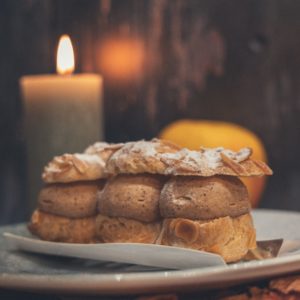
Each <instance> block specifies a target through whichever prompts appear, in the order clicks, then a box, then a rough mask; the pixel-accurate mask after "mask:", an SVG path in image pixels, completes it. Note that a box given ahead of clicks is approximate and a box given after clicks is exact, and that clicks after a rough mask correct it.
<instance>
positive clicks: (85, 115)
mask: <svg viewBox="0 0 300 300" xmlns="http://www.w3.org/2000/svg"><path fill="white" fill-rule="evenodd" d="M73 71H74V53H73V48H72V44H71V41H70V38H69V37H68V36H65V35H64V36H62V37H61V40H60V42H59V46H58V51H57V72H58V73H59V75H48V74H47V75H38V76H24V77H22V78H21V80H20V85H21V91H22V96H23V101H24V113H25V129H26V143H27V158H28V159H27V161H28V171H29V172H28V179H29V180H28V189H29V200H30V203H31V206H32V207H34V205H35V201H36V197H37V194H38V190H39V189H40V187H41V185H42V182H41V172H42V169H43V167H44V165H45V164H46V163H47V162H48V161H49V160H50V159H52V157H53V156H55V155H61V154H63V153H75V152H81V151H82V150H83V149H84V148H85V147H87V146H88V145H89V144H91V143H94V142H95V141H98V140H102V139H103V123H102V99H101V98H102V77H101V76H99V75H96V74H76V75H71V74H72V72H73Z"/></svg>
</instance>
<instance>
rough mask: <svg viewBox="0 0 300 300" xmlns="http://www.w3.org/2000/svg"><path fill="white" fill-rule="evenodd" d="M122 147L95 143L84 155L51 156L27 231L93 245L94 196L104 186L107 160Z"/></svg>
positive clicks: (54, 239)
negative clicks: (52, 157) (36, 205)
mask: <svg viewBox="0 0 300 300" xmlns="http://www.w3.org/2000/svg"><path fill="white" fill-rule="evenodd" d="M121 146H122V144H107V143H99V142H98V143H96V144H94V145H92V146H90V147H88V148H87V149H86V150H85V151H84V153H80V154H64V155H62V156H57V157H54V159H53V160H52V161H50V162H49V164H48V165H47V166H46V167H45V169H44V172H43V174H42V178H43V181H44V183H45V185H44V187H43V188H42V189H41V191H40V193H39V196H38V207H37V209H36V210H35V211H34V212H33V214H32V216H31V220H30V223H29V225H28V227H29V230H30V231H31V232H32V233H33V234H35V235H37V236H39V237H40V238H41V239H44V240H48V241H56V242H68V243H93V242H96V241H97V238H96V236H95V228H96V227H95V218H96V214H97V197H96V195H97V192H98V191H99V190H101V189H102V188H103V185H104V183H105V178H106V174H105V164H106V161H107V159H108V158H109V157H110V155H112V153H113V152H114V151H116V150H117V149H119V148H120V147H121Z"/></svg>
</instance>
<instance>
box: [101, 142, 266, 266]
mask: <svg viewBox="0 0 300 300" xmlns="http://www.w3.org/2000/svg"><path fill="white" fill-rule="evenodd" d="M250 157H251V149H249V148H243V149H241V150H240V151H238V152H233V151H230V150H226V149H223V148H221V147H220V148H214V149H205V148H202V149H199V151H191V150H188V149H185V148H184V149H182V148H179V147H178V146H177V145H174V144H172V143H169V142H166V141H162V140H158V139H154V140H152V141H138V142H129V143H126V144H125V145H124V146H123V147H121V148H120V149H119V150H117V151H116V152H115V153H114V154H113V155H112V156H111V157H110V159H109V160H108V162H107V165H106V170H107V172H108V173H109V174H110V176H111V177H110V179H109V181H108V182H107V183H106V185H105V186H104V188H103V190H102V191H100V192H98V201H99V202H98V208H99V209H98V210H99V215H98V216H97V219H96V226H97V228H96V231H97V235H98V238H99V239H100V240H102V241H103V242H143V243H157V244H162V245H169V246H179V247H187V248H192V249H199V250H204V251H209V252H213V253H218V254H220V255H221V256H223V258H224V259H225V261H226V262H234V261H238V260H240V259H241V258H242V257H243V256H244V255H245V254H246V253H247V252H248V250H249V249H253V248H255V247H256V236H255V229H254V226H253V223H252V218H251V215H250V203H249V198H248V192H247V188H246V186H245V185H244V184H243V183H242V181H241V180H240V179H239V178H238V177H240V176H262V175H271V174H272V171H271V169H270V168H269V167H268V166H267V165H266V164H265V163H263V162H260V161H256V160H252V159H251V158H250Z"/></svg>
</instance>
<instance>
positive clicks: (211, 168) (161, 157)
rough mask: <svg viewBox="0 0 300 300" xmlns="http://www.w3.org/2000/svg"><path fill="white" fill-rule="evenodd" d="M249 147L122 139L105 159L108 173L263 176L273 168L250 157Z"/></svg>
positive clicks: (269, 173)
mask: <svg viewBox="0 0 300 300" xmlns="http://www.w3.org/2000/svg"><path fill="white" fill-rule="evenodd" d="M251 154H252V150H251V149H250V148H242V149H241V150H240V151H238V152H234V151H231V150H227V149H224V148H222V147H219V148H211V149H209V148H201V149H199V151H192V150H188V149H186V148H180V147H178V146H177V145H174V144H172V143H170V142H167V141H164V140H159V139H153V140H151V141H137V142H130V143H125V144H124V146H123V147H121V148H120V149H119V150H117V151H116V152H115V153H114V154H113V155H112V156H111V157H110V158H109V160H108V161H107V165H106V169H107V172H108V173H110V174H111V175H116V174H122V173H125V174H126V173H127V174H139V173H153V174H163V175H173V176H177V175H182V176H204V177H209V176H214V175H230V176H262V175H271V174H272V170H271V169H270V168H269V167H268V166H267V165H266V164H265V163H264V162H261V161H257V160H253V159H251V158H250V157H251Z"/></svg>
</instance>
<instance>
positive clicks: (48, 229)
mask: <svg viewBox="0 0 300 300" xmlns="http://www.w3.org/2000/svg"><path fill="white" fill-rule="evenodd" d="M95 218H96V217H88V218H80V219H70V218H65V217H59V216H55V215H52V214H47V213H45V212H42V211H40V210H35V211H34V212H33V214H32V216H31V221H30V223H29V225H28V229H29V230H30V231H31V233H32V234H34V235H37V236H38V237H39V238H41V239H42V240H46V241H53V242H64V243H83V244H86V243H95V242H96V241H97V239H96V222H95Z"/></svg>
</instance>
